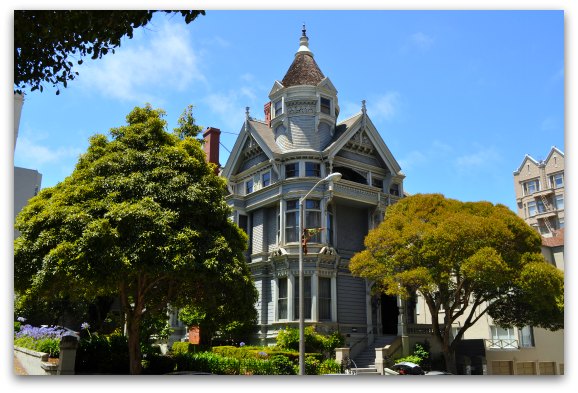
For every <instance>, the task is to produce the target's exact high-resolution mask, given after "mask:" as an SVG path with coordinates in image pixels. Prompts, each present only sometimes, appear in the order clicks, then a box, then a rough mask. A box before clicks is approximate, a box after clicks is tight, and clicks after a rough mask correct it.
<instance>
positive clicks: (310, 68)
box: [281, 26, 325, 87]
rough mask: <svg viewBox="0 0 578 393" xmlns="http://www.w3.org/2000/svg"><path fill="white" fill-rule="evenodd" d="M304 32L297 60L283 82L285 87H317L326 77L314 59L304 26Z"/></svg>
mask: <svg viewBox="0 0 578 393" xmlns="http://www.w3.org/2000/svg"><path fill="white" fill-rule="evenodd" d="M302 32H303V34H302V36H301V39H300V41H299V43H300V46H299V50H298V51H297V53H295V59H294V60H293V63H291V66H290V67H289V70H287V73H286V74H285V76H284V77H283V80H282V81H281V83H282V84H283V86H284V87H290V86H299V85H311V86H317V84H318V83H319V82H321V81H322V80H323V78H325V75H323V72H321V70H320V69H319V66H318V65H317V63H316V62H315V59H314V58H313V52H311V51H310V50H309V38H307V35H306V34H305V26H303V30H302Z"/></svg>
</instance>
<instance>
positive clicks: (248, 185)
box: [245, 178, 255, 195]
mask: <svg viewBox="0 0 578 393" xmlns="http://www.w3.org/2000/svg"><path fill="white" fill-rule="evenodd" d="M254 191H255V182H254V181H253V178H250V179H247V180H245V195H249V194H251V193H252V192H254Z"/></svg>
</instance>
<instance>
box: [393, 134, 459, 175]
mask: <svg viewBox="0 0 578 393" xmlns="http://www.w3.org/2000/svg"><path fill="white" fill-rule="evenodd" d="M453 150H454V149H453V147H452V146H450V145H448V144H445V143H443V142H440V141H438V140H434V141H433V142H432V143H431V145H430V146H429V147H428V148H427V149H425V150H424V151H419V150H412V151H410V152H409V153H408V154H406V155H405V156H404V157H403V158H402V159H400V160H398V162H399V165H400V166H401V169H402V170H404V171H408V170H412V169H414V168H416V167H420V166H426V165H430V164H432V163H434V162H436V163H437V164H438V165H439V164H440V162H441V161H447V158H448V157H449V156H450V153H451V152H452V151H453Z"/></svg>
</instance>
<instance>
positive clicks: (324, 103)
mask: <svg viewBox="0 0 578 393" xmlns="http://www.w3.org/2000/svg"><path fill="white" fill-rule="evenodd" d="M320 104H321V108H320V109H321V113H325V114H328V115H330V114H331V100H330V99H329V98H325V97H321V100H320Z"/></svg>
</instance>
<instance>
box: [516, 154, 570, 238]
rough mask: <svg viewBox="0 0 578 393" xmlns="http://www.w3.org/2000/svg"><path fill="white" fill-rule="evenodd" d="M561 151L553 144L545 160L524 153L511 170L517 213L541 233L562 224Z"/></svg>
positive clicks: (550, 233) (553, 230) (547, 234)
mask: <svg viewBox="0 0 578 393" xmlns="http://www.w3.org/2000/svg"><path fill="white" fill-rule="evenodd" d="M564 180H565V179H564V153H563V152H562V151H561V150H560V149H558V148H557V147H552V149H551V150H550V153H549V154H548V156H547V157H546V159H545V160H541V161H537V160H535V159H534V158H532V157H531V156H529V155H526V157H525V158H524V160H523V161H522V164H521V165H520V167H519V168H518V169H517V170H516V171H514V190H515V193H516V204H517V208H518V212H517V213H518V215H519V216H520V217H522V218H523V219H524V220H525V221H526V222H527V223H528V224H529V225H531V226H532V227H533V228H535V229H536V230H537V231H538V232H540V234H541V235H542V236H544V237H552V236H555V235H556V231H558V230H559V229H562V228H564V184H565V181H564Z"/></svg>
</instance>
